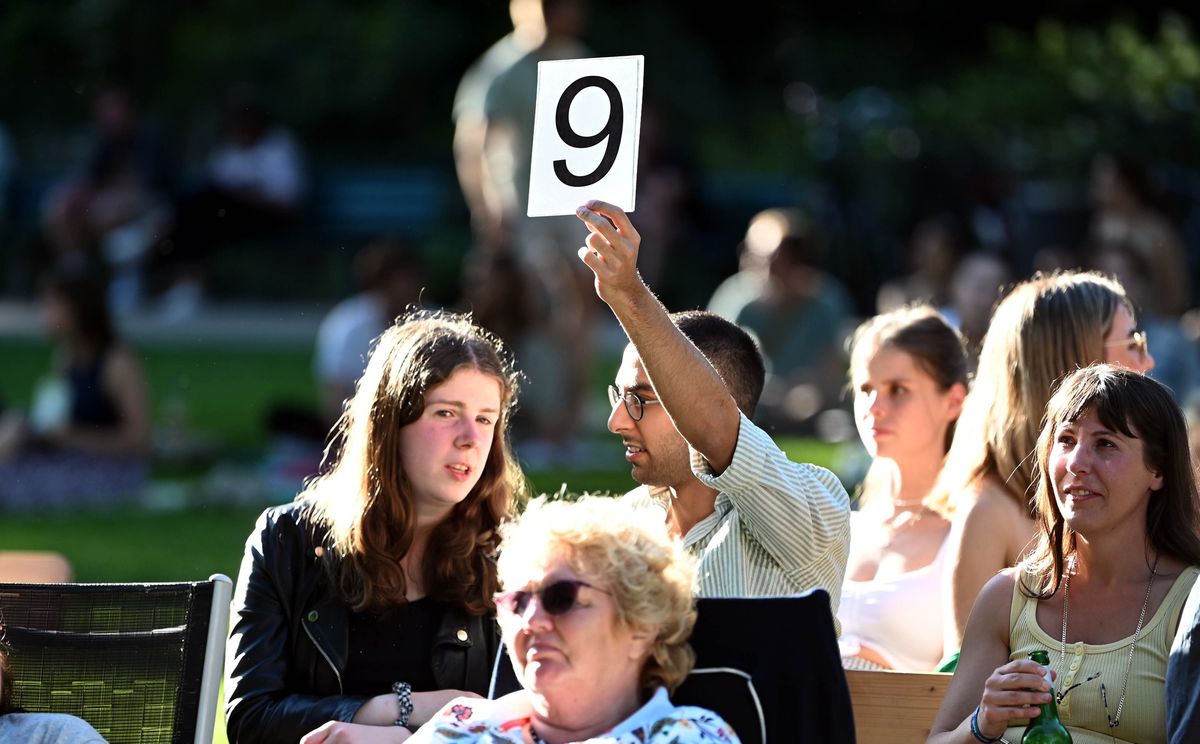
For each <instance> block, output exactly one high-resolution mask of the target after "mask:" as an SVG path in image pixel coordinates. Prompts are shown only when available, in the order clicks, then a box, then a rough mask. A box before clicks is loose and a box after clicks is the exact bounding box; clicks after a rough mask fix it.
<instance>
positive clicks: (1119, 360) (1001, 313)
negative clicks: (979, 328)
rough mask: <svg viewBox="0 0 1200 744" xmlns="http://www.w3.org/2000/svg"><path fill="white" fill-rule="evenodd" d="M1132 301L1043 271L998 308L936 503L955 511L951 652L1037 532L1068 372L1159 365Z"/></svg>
mask: <svg viewBox="0 0 1200 744" xmlns="http://www.w3.org/2000/svg"><path fill="white" fill-rule="evenodd" d="M1144 340H1145V338H1144V336H1141V335H1139V334H1138V331H1137V322H1136V319H1135V318H1134V313H1133V305H1132V303H1130V301H1129V298H1128V297H1127V296H1126V295H1125V290H1124V288H1122V287H1121V285H1120V284H1118V283H1117V282H1116V281H1114V280H1112V279H1110V278H1108V277H1106V276H1103V275H1101V274H1096V273H1092V272H1078V271H1069V272H1064V273H1059V274H1049V275H1041V274H1038V275H1035V276H1034V277H1033V278H1031V279H1027V280H1025V281H1023V282H1020V283H1019V284H1017V285H1016V286H1015V287H1013V289H1012V291H1010V292H1009V293H1008V294H1007V295H1006V296H1005V297H1004V299H1003V300H1001V301H1000V303H999V304H998V305H997V306H996V310H995V312H994V313H993V314H992V320H991V323H990V324H989V325H988V330H987V335H986V337H985V338H984V341H983V348H982V349H981V351H980V353H979V367H978V372H977V374H976V377H975V380H974V382H973V383H972V385H971V392H970V394H969V395H968V396H967V400H966V402H965V403H964V404H963V411H962V416H961V417H960V418H959V420H958V425H957V427H956V428H955V432H954V441H953V443H952V444H951V445H950V452H949V453H948V454H947V455H946V464H945V467H944V468H943V469H942V473H941V475H940V476H939V478H938V485H937V486H936V487H935V488H934V493H933V494H932V496H931V498H930V499H929V505H930V506H931V507H932V508H934V509H936V510H938V511H939V512H941V513H942V514H943V515H945V516H947V517H949V518H950V535H949V537H948V538H947V546H946V555H945V558H944V562H943V566H944V571H945V577H944V580H945V583H946V587H947V590H948V596H947V598H946V604H945V622H944V623H943V630H944V634H945V640H944V652H945V653H946V654H947V655H948V656H951V657H953V655H954V654H956V653H957V650H958V648H959V645H960V644H961V642H962V634H963V631H964V629H965V628H966V624H967V617H968V616H969V615H970V613H971V607H972V606H973V605H974V603H975V598H976V597H977V596H979V591H980V590H981V589H982V588H983V585H984V584H986V583H987V581H988V579H990V578H991V577H993V576H995V575H996V573H997V572H999V571H1001V570H1002V569H1005V568H1008V567H1010V566H1015V565H1016V564H1017V562H1018V561H1019V560H1020V559H1021V557H1022V555H1024V553H1025V551H1026V550H1027V549H1028V547H1029V545H1030V542H1031V541H1032V539H1033V538H1034V536H1035V530H1036V525H1035V522H1034V519H1033V513H1032V505H1031V503H1030V500H1029V499H1030V496H1031V495H1032V491H1031V484H1032V482H1033V476H1034V463H1033V459H1032V457H1031V456H1030V455H1031V454H1032V453H1033V448H1034V445H1035V444H1036V442H1037V436H1038V429H1039V427H1040V426H1041V419H1042V412H1043V411H1045V409H1046V401H1047V400H1049V398H1050V394H1051V392H1052V391H1053V389H1054V387H1055V385H1057V384H1058V382H1059V380H1061V379H1062V378H1063V377H1065V376H1066V375H1067V374H1069V373H1070V372H1072V371H1074V370H1076V369H1078V368H1079V367H1084V366H1087V365H1089V364H1093V363H1096V362H1109V363H1112V364H1120V365H1122V366H1125V367H1127V368H1129V369H1132V370H1135V371H1137V372H1147V371H1149V370H1150V369H1151V368H1153V367H1154V359H1153V358H1152V357H1151V356H1150V355H1149V353H1147V352H1146V350H1145V347H1144V345H1143V343H1142V342H1143V341H1144Z"/></svg>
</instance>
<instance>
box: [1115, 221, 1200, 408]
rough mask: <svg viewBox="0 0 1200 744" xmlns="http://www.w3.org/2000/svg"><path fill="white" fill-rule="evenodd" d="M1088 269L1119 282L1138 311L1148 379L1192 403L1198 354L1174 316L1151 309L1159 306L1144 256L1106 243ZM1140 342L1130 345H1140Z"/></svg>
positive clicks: (1198, 390) (1199, 376)
mask: <svg viewBox="0 0 1200 744" xmlns="http://www.w3.org/2000/svg"><path fill="white" fill-rule="evenodd" d="M1092 268H1094V269H1096V270H1097V271H1101V272H1103V273H1105V274H1108V275H1110V276H1112V277H1113V278H1115V279H1116V280H1117V281H1119V282H1120V283H1121V286H1123V287H1124V288H1125V291H1126V292H1128V293H1129V299H1130V300H1131V301H1132V302H1133V304H1134V306H1135V307H1137V308H1139V309H1140V310H1141V312H1140V313H1139V314H1138V323H1139V330H1140V331H1141V333H1142V339H1144V343H1145V344H1146V345H1147V346H1148V350H1149V353H1150V356H1152V357H1153V358H1154V369H1152V370H1151V371H1150V376H1151V377H1153V378H1154V379H1156V380H1158V381H1159V382H1161V383H1163V384H1164V385H1166V386H1167V387H1168V388H1170V389H1171V392H1173V393H1174V394H1175V400H1177V401H1179V403H1180V405H1185V404H1187V403H1188V402H1189V401H1192V400H1195V399H1196V397H1197V395H1198V394H1200V351H1198V350H1197V349H1196V342H1195V340H1193V339H1192V338H1191V337H1190V336H1189V335H1188V333H1187V331H1186V330H1185V329H1184V326H1183V324H1182V323H1180V320H1179V317H1178V316H1174V315H1160V314H1159V313H1158V312H1156V311H1155V310H1153V309H1151V308H1154V307H1157V306H1158V304H1159V303H1158V302H1157V301H1156V299H1155V294H1156V293H1157V289H1158V288H1157V285H1155V284H1154V283H1153V280H1152V279H1151V278H1150V267H1149V265H1148V264H1147V263H1146V256H1145V254H1144V253H1142V252H1141V251H1138V250H1136V249H1134V248H1133V247H1131V246H1129V245H1127V244H1117V243H1109V244H1106V245H1102V246H1100V247H1099V249H1098V250H1097V251H1096V252H1095V254H1094V255H1093V256H1092ZM1142 339H1134V340H1133V341H1131V342H1130V343H1132V344H1135V345H1136V344H1141V343H1143V340H1142Z"/></svg>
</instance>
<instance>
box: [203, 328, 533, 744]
mask: <svg viewBox="0 0 1200 744" xmlns="http://www.w3.org/2000/svg"><path fill="white" fill-rule="evenodd" d="M515 392H516V382H515V376H514V373H513V371H512V369H511V367H510V366H509V364H508V363H507V361H506V359H505V356H504V355H503V353H502V350H501V347H500V345H499V342H498V341H496V340H495V339H493V338H492V337H491V336H489V335H488V334H487V333H486V332H485V331H483V330H482V329H480V328H479V327H477V326H475V325H473V324H472V323H471V321H470V319H469V318H467V317H463V316H455V315H449V314H443V313H431V314H424V313H423V314H416V315H413V316H410V317H409V318H406V319H402V320H401V321H400V322H398V323H397V324H396V325H394V326H392V327H391V328H389V329H388V330H387V331H386V332H384V334H383V335H382V336H381V337H380V339H379V341H378V343H377V345H376V347H375V350H374V352H372V354H371V359H370V362H369V363H368V365H367V369H366V371H365V373H364V374H363V377H362V379H361V380H360V381H359V384H358V391H357V392H356V393H355V396H354V398H353V399H352V400H351V401H350V404H349V406H348V408H347V410H346V412H345V414H344V415H343V417H342V421H341V423H340V433H341V435H342V440H343V444H342V449H341V452H340V453H339V454H338V457H337V462H336V464H334V466H333V467H332V468H331V469H329V470H328V472H326V473H325V474H323V475H322V476H320V477H319V478H317V479H315V480H313V481H312V482H310V483H309V484H308V486H307V487H306V488H305V489H304V491H303V492H302V493H301V494H300V497H299V499H298V500H297V501H296V502H295V503H293V504H290V505H288V506H283V507H278V508H273V509H268V510H267V511H266V512H265V513H264V514H263V516H262V517H261V518H260V519H259V522H258V524H257V525H256V526H255V530H254V532H253V533H252V534H251V535H250V539H249V540H248V541H247V544H246V554H245V558H244V559H243V562H242V567H241V571H240V572H239V574H238V585H237V590H236V592H235V594H234V599H233V607H232V622H231V630H230V638H229V643H228V660H227V663H226V665H225V668H226V672H227V674H228V678H227V679H226V681H225V694H226V698H227V703H226V718H227V722H228V732H229V740H230V742H233V743H239V742H287V744H296V742H297V741H303V742H304V743H305V744H322V743H323V742H326V741H330V742H400V741H404V740H405V739H406V738H407V737H408V736H409V732H410V731H411V730H412V729H415V728H416V727H417V726H419V725H420V724H421V723H423V722H424V721H425V720H427V719H428V718H429V716H430V715H431V714H432V713H434V712H436V711H437V710H438V709H439V708H441V707H442V705H443V704H444V703H445V702H446V701H447V700H449V699H451V698H454V697H458V696H461V695H462V694H464V691H466V692H472V693H484V692H486V691H487V686H488V682H489V681H490V678H491V670H492V665H493V660H494V658H495V656H496V652H497V648H498V646H499V639H498V637H497V634H496V632H495V623H494V622H493V620H492V617H491V616H492V612H493V608H494V604H493V600H492V596H493V594H494V593H495V591H496V588H497V583H496V567H495V562H494V555H495V552H496V547H497V545H498V543H499V534H498V527H499V525H500V523H501V522H503V521H504V520H505V519H507V518H508V517H509V515H510V511H511V505H512V503H513V498H514V495H515V494H517V493H518V492H519V491H521V490H522V489H523V479H522V477H521V474H520V470H519V469H518V468H517V466H516V465H515V463H514V461H513V459H512V457H511V455H510V452H509V449H508V444H507V441H506V431H507V425H508V419H509V412H510V410H511V408H512V405H513V397H514V395H515Z"/></svg>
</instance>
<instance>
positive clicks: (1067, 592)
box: [1058, 555, 1160, 729]
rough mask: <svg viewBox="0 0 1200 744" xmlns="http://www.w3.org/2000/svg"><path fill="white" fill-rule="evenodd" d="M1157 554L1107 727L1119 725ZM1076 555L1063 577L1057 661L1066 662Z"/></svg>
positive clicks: (1144, 616) (1106, 712) (1072, 557)
mask: <svg viewBox="0 0 1200 744" xmlns="http://www.w3.org/2000/svg"><path fill="white" fill-rule="evenodd" d="M1159 557H1160V556H1159V555H1155V556H1154V565H1153V566H1151V567H1150V581H1148V582H1147V583H1146V598H1145V599H1144V600H1142V611H1141V613H1140V614H1139V615H1138V621H1137V627H1136V628H1134V631H1133V643H1131V644H1129V660H1128V661H1127V662H1126V663H1125V678H1124V680H1122V682H1121V698H1120V699H1119V700H1118V701H1117V715H1116V716H1109V715H1108V706H1107V705H1106V706H1105V710H1104V715H1105V717H1106V718H1108V727H1109V728H1110V729H1114V728H1116V727H1117V726H1120V725H1121V711H1122V710H1123V709H1124V708H1125V689H1126V688H1127V687H1128V686H1129V672H1130V671H1131V670H1132V669H1133V652H1134V650H1135V649H1137V645H1138V640H1139V639H1140V638H1141V637H1142V623H1143V622H1144V621H1145V620H1146V608H1147V607H1149V606H1150V590H1151V589H1152V588H1153V587H1154V577H1155V576H1156V575H1157V574H1156V571H1157V570H1158V559H1159ZM1077 559H1078V556H1075V555H1072V556H1071V565H1070V567H1069V568H1068V569H1067V575H1066V576H1065V577H1063V615H1062V620H1063V623H1062V641H1061V646H1060V647H1059V657H1058V660H1059V663H1061V664H1064V665H1065V664H1066V662H1067V616H1068V615H1069V614H1070V611H1071V574H1073V573H1074V572H1075V561H1076V560H1077Z"/></svg>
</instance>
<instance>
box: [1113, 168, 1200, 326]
mask: <svg viewBox="0 0 1200 744" xmlns="http://www.w3.org/2000/svg"><path fill="white" fill-rule="evenodd" d="M1089 197H1090V198H1091V202H1092V206H1093V208H1094V212H1093V215H1092V222H1091V225H1090V227H1089V241H1090V242H1091V244H1092V245H1095V246H1097V247H1103V246H1106V245H1110V244H1122V245H1125V246H1127V247H1128V248H1130V249H1131V250H1133V251H1134V252H1136V253H1138V254H1139V255H1140V256H1141V259H1142V262H1143V263H1144V265H1145V266H1146V269H1147V272H1148V273H1147V276H1148V277H1149V278H1150V281H1151V285H1152V286H1153V287H1154V292H1153V295H1152V296H1151V297H1150V298H1148V299H1149V301H1150V304H1148V305H1146V306H1144V307H1143V309H1144V310H1146V311H1147V312H1149V313H1153V314H1154V315H1159V316H1171V315H1175V316H1177V315H1179V314H1181V313H1183V312H1184V311H1185V310H1187V309H1188V308H1189V307H1191V304H1192V296H1191V281H1190V279H1189V277H1190V274H1189V268H1190V267H1189V266H1188V264H1187V259H1186V257H1185V255H1184V249H1183V240H1182V238H1180V236H1179V231H1178V230H1177V229H1176V228H1175V226H1174V225H1173V224H1172V223H1171V220H1170V219H1168V217H1167V216H1166V214H1165V213H1164V211H1163V210H1162V208H1161V207H1160V206H1159V204H1160V202H1161V197H1160V194H1159V192H1158V189H1157V188H1156V187H1155V185H1154V183H1153V181H1152V179H1151V177H1150V174H1149V173H1148V172H1147V170H1146V167H1145V166H1144V165H1142V164H1141V163H1139V162H1137V161H1135V160H1132V159H1130V158H1127V157H1122V156H1119V155H1114V154H1111V153H1102V154H1100V155H1097V156H1096V158H1095V160H1094V161H1093V163H1092V177H1091V184H1090V189H1089Z"/></svg>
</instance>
